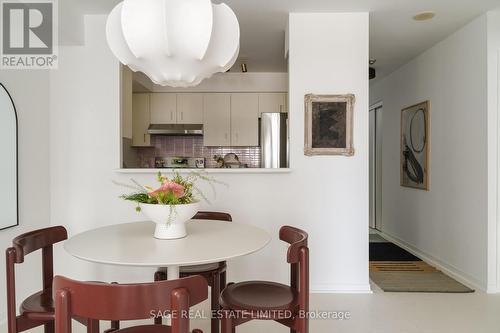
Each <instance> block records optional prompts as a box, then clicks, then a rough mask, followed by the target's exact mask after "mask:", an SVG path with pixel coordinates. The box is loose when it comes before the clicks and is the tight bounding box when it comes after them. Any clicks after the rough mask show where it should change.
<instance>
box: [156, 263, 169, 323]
mask: <svg viewBox="0 0 500 333" xmlns="http://www.w3.org/2000/svg"><path fill="white" fill-rule="evenodd" d="M166 279H167V274H166V273H165V272H162V271H157V272H155V281H164V280H166ZM154 322H155V325H162V324H163V318H162V317H155V319H154Z"/></svg>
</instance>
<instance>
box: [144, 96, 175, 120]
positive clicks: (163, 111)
mask: <svg viewBox="0 0 500 333" xmlns="http://www.w3.org/2000/svg"><path fill="white" fill-rule="evenodd" d="M150 98H151V124H176V123H177V94H171V93H153V94H151V97H150Z"/></svg>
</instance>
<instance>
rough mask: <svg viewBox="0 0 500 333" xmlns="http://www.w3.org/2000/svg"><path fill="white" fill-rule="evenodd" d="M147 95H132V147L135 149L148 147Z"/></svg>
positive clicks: (148, 114)
mask: <svg viewBox="0 0 500 333" xmlns="http://www.w3.org/2000/svg"><path fill="white" fill-rule="evenodd" d="M149 104H150V100H149V94H133V96H132V145H133V146H136V147H144V146H150V145H151V142H150V136H149V134H148V128H149V124H150V112H149V106H150V105H149Z"/></svg>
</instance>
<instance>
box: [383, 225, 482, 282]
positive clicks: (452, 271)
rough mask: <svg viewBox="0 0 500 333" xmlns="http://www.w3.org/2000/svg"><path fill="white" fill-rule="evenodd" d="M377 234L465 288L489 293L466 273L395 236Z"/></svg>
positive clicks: (384, 233)
mask: <svg viewBox="0 0 500 333" xmlns="http://www.w3.org/2000/svg"><path fill="white" fill-rule="evenodd" d="M379 233H380V235H382V237H383V238H385V239H387V240H388V241H391V242H393V243H394V244H396V245H398V246H400V247H402V248H403V249H405V250H406V251H408V252H410V253H411V254H413V255H414V256H416V257H419V258H420V259H422V260H423V261H425V262H427V263H428V264H430V265H432V266H435V267H436V268H438V269H439V270H441V271H442V272H444V273H446V274H447V275H449V276H450V277H452V278H454V279H455V280H457V281H458V282H460V283H463V284H464V285H466V286H467V287H469V288H471V289H475V290H479V291H482V292H489V291H488V289H489V288H488V289H487V288H485V286H483V285H482V283H481V282H480V281H478V280H477V279H475V278H474V277H472V276H470V275H468V274H467V273H464V272H462V271H461V270H460V269H458V268H456V267H453V266H452V265H449V264H447V263H445V262H443V261H441V260H440V259H437V258H435V257H433V256H431V255H429V254H427V253H425V252H423V251H421V250H419V249H417V248H416V247H414V246H413V245H411V244H408V243H407V242H405V241H404V240H402V239H400V238H398V237H396V236H392V235H389V234H387V233H386V232H383V231H379Z"/></svg>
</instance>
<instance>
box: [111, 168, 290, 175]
mask: <svg viewBox="0 0 500 333" xmlns="http://www.w3.org/2000/svg"><path fill="white" fill-rule="evenodd" d="M173 170H174V169H116V170H115V171H116V172H117V173H124V174H141V173H142V174H147V173H158V171H160V172H162V173H172V172H173ZM175 170H176V171H178V172H179V173H187V172H191V171H200V170H202V171H205V172H207V173H213V174H226V173H229V174H235V173H238V174H262V173H290V172H292V169H290V168H280V169H264V168H239V169H236V168H235V169H230V168H228V169H217V168H207V169H175Z"/></svg>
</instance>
